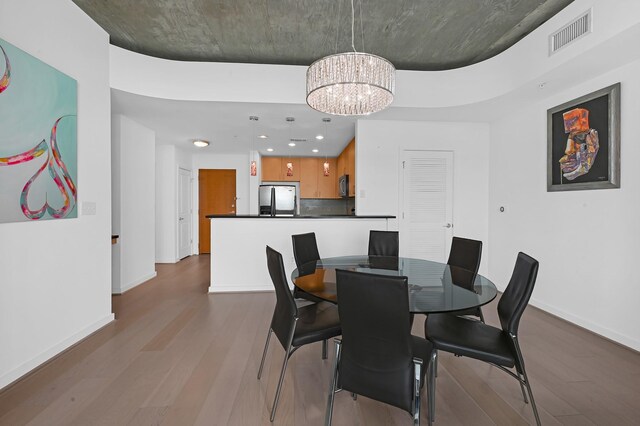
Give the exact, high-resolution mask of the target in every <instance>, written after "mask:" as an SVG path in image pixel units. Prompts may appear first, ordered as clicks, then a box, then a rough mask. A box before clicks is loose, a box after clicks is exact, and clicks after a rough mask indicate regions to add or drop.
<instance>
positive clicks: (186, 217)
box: [178, 168, 193, 259]
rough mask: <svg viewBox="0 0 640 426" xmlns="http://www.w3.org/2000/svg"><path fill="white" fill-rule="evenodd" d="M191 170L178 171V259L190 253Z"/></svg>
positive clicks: (191, 242)
mask: <svg viewBox="0 0 640 426" xmlns="http://www.w3.org/2000/svg"><path fill="white" fill-rule="evenodd" d="M191 216H192V214H191V170H187V169H183V168H180V169H178V259H184V258H185V257H187V256H190V255H191V253H192V244H193V238H192V236H191V232H192V231H191V229H192V227H191V222H192V219H191Z"/></svg>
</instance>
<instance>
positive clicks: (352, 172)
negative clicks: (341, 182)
mask: <svg viewBox="0 0 640 426" xmlns="http://www.w3.org/2000/svg"><path fill="white" fill-rule="evenodd" d="M345 151H347V165H346V169H347V173H346V174H347V175H349V196H350V197H355V195H356V140H355V138H354V139H352V140H351V142H349V145H347V147H346V148H345Z"/></svg>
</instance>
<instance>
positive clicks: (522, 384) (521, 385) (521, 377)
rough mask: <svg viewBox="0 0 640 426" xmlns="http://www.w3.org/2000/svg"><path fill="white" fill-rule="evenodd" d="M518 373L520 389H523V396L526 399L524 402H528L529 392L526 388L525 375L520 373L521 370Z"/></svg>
mask: <svg viewBox="0 0 640 426" xmlns="http://www.w3.org/2000/svg"><path fill="white" fill-rule="evenodd" d="M517 373H518V379H519V380H518V381H519V382H520V390H521V391H522V398H523V399H524V403H525V404H528V403H529V399H528V398H527V392H526V391H525V390H524V381H525V379H524V377H523V375H522V373H520V371H518V372H517Z"/></svg>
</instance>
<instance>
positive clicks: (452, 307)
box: [291, 256, 497, 314]
mask: <svg viewBox="0 0 640 426" xmlns="http://www.w3.org/2000/svg"><path fill="white" fill-rule="evenodd" d="M336 269H346V270H349V271H356V272H365V273H370V274H382V275H392V276H406V277H407V278H408V281H409V311H411V312H413V313H425V314H429V313H437V312H452V311H459V310H463V309H469V308H474V307H477V306H482V305H485V304H487V303H489V302H491V301H492V300H493V299H494V298H495V297H496V294H497V289H496V286H495V285H494V284H493V283H492V282H491V281H489V280H488V279H487V278H485V277H483V276H482V275H480V274H474V273H473V272H471V271H468V270H466V269H462V268H457V267H455V266H449V265H446V264H444V263H438V262H431V261H429V260H422V259H410V258H405V257H399V258H398V257H382V256H341V257H331V258H326V259H320V260H318V261H313V262H310V263H307V264H304V265H302V266H301V267H300V268H297V269H295V270H294V271H293V272H292V274H291V279H292V281H293V282H294V283H295V285H296V286H298V287H299V288H301V289H302V290H304V291H306V292H308V293H311V294H312V295H314V296H316V297H319V298H321V299H324V300H327V301H331V302H338V297H337V293H336Z"/></svg>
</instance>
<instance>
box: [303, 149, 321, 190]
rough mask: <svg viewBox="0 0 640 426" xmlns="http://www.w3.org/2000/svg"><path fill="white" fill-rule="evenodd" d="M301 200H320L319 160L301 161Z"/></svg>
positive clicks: (308, 159) (304, 159)
mask: <svg viewBox="0 0 640 426" xmlns="http://www.w3.org/2000/svg"><path fill="white" fill-rule="evenodd" d="M300 198H318V159H317V158H313V157H309V158H301V159H300Z"/></svg>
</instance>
